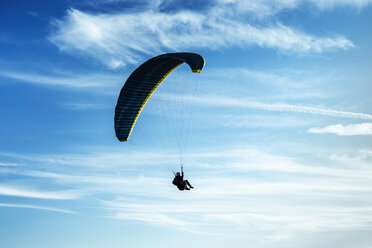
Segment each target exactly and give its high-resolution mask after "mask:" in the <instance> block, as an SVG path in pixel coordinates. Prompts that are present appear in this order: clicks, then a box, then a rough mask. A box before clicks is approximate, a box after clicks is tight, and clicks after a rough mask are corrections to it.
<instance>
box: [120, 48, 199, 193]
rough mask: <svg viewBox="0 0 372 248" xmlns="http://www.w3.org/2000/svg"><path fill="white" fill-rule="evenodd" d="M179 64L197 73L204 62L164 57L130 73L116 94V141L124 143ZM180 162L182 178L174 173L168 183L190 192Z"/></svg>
mask: <svg viewBox="0 0 372 248" xmlns="http://www.w3.org/2000/svg"><path fill="white" fill-rule="evenodd" d="M183 63H186V64H188V65H189V67H190V68H191V70H192V72H194V73H200V72H201V71H202V70H203V67H204V63H205V62H204V58H203V57H202V56H201V55H199V54H196V53H166V54H163V55H159V56H156V57H153V58H151V59H149V60H148V61H146V62H145V63H143V64H142V65H140V66H139V67H138V68H137V69H136V70H134V71H133V72H132V74H131V75H130V76H129V78H128V79H127V81H126V82H125V84H124V86H123V87H122V89H121V91H120V95H119V98H118V101H117V105H116V108H115V123H114V125H115V134H116V137H117V138H118V140H119V141H122V142H123V141H128V139H129V137H130V135H131V132H132V130H133V127H134V125H135V123H136V121H137V119H138V117H139V115H140V114H141V111H142V109H143V107H144V106H145V104H146V103H147V101H148V100H149V98H150V97H151V95H152V94H153V93H154V91H155V90H156V88H157V87H158V86H159V85H160V84H161V83H162V81H163V80H164V79H165V78H166V77H167V76H168V75H169V74H170V73H171V72H172V71H173V70H174V69H176V68H177V67H178V66H180V65H181V64H183ZM179 146H181V143H180V144H179ZM180 154H181V152H180ZM180 160H181V172H182V174H181V173H179V172H177V173H175V178H174V180H173V182H172V183H173V184H174V185H176V186H177V188H178V189H179V190H190V188H191V189H192V188H193V187H192V186H191V184H190V183H189V181H188V180H184V173H183V166H182V156H181V155H180Z"/></svg>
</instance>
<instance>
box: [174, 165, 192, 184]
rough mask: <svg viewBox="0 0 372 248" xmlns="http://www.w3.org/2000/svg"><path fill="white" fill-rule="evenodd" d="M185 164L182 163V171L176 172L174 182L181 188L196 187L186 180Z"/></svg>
mask: <svg viewBox="0 0 372 248" xmlns="http://www.w3.org/2000/svg"><path fill="white" fill-rule="evenodd" d="M183 177H184V173H183V166H182V165H181V173H179V172H177V173H175V174H174V179H173V182H172V183H173V184H174V185H176V186H177V188H178V189H179V190H190V189H193V188H194V187H193V186H191V184H190V183H189V181H188V180H184V179H183Z"/></svg>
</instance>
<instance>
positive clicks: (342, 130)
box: [307, 122, 372, 136]
mask: <svg viewBox="0 0 372 248" xmlns="http://www.w3.org/2000/svg"><path fill="white" fill-rule="evenodd" d="M307 131H308V132H309V133H317V134H325V133H331V134H336V135H340V136H352V135H371V134H372V123H369V122H368V123H358V124H349V125H342V124H336V125H330V126H326V127H321V128H315V127H314V128H310V129H309V130H307Z"/></svg>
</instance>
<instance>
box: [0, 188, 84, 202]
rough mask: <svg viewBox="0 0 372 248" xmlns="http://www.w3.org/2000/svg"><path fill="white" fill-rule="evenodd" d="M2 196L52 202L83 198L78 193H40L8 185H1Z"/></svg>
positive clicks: (0, 192) (0, 193)
mask: <svg viewBox="0 0 372 248" xmlns="http://www.w3.org/2000/svg"><path fill="white" fill-rule="evenodd" d="M0 195H7V196H17V197H27V198H38V199H52V200H69V199H76V198H79V197H80V196H81V194H80V193H79V192H77V191H73V190H69V191H67V190H66V191H39V190H32V189H29V188H27V189H26V188H21V187H18V186H17V187H14V186H7V185H0Z"/></svg>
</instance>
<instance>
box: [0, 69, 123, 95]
mask: <svg viewBox="0 0 372 248" xmlns="http://www.w3.org/2000/svg"><path fill="white" fill-rule="evenodd" d="M0 77H4V78H10V79H12V80H17V81H21V82H26V83H32V84H38V85H46V86H57V87H66V88H70V89H85V90H96V89H100V90H101V92H107V91H108V92H109V93H112V92H113V90H112V87H113V86H115V85H120V84H121V83H122V80H123V79H122V78H121V77H119V76H114V75H108V74H86V75H82V74H74V75H71V73H66V74H58V75H57V74H54V75H45V74H37V73H27V72H20V71H12V70H8V71H4V70H3V71H0ZM102 89H107V91H102Z"/></svg>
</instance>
